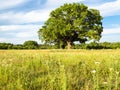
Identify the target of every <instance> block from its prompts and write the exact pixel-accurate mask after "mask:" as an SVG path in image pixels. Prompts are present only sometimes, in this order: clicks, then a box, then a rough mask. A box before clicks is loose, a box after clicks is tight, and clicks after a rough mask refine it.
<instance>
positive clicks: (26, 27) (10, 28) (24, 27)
mask: <svg viewBox="0 0 120 90" xmlns="http://www.w3.org/2000/svg"><path fill="white" fill-rule="evenodd" d="M40 27H41V25H32V24H31V25H3V26H0V31H32V30H33V31H35V30H38V29H39V28H40Z"/></svg>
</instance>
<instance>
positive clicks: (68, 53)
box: [0, 50, 120, 90]
mask: <svg viewBox="0 0 120 90" xmlns="http://www.w3.org/2000/svg"><path fill="white" fill-rule="evenodd" d="M0 90H120V50H9V51H4V50H1V51H0Z"/></svg>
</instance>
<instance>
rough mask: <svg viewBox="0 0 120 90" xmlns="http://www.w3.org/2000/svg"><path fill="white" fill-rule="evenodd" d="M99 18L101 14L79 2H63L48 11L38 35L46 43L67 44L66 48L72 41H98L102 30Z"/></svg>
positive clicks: (100, 18)
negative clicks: (48, 14)
mask: <svg viewBox="0 0 120 90" xmlns="http://www.w3.org/2000/svg"><path fill="white" fill-rule="evenodd" d="M101 20H102V16H101V15H100V12H99V11H98V10H96V9H89V8H88V7H87V6H85V5H84V4H80V3H72V4H64V5H63V6H61V7H59V8H57V9H56V10H53V11H52V12H51V13H50V18H49V19H48V20H47V21H46V22H45V23H44V26H42V28H40V29H39V31H38V36H39V38H40V39H41V40H42V41H44V42H46V43H54V44H59V45H60V46H61V45H62V46H66V45H67V47H68V48H70V47H71V45H72V44H73V42H74V41H79V42H80V43H85V42H86V41H89V40H93V41H99V40H100V38H101V33H102V31H103V27H102V21H101Z"/></svg>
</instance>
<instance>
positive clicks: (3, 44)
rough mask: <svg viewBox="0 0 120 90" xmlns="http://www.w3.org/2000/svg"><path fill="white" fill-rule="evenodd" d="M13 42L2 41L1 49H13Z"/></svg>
mask: <svg viewBox="0 0 120 90" xmlns="http://www.w3.org/2000/svg"><path fill="white" fill-rule="evenodd" d="M12 46H13V44H11V43H0V49H11V48H12Z"/></svg>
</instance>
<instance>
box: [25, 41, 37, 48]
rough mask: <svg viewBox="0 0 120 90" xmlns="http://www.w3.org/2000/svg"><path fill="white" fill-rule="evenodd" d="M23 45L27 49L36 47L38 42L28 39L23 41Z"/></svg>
mask: <svg viewBox="0 0 120 90" xmlns="http://www.w3.org/2000/svg"><path fill="white" fill-rule="evenodd" d="M23 46H24V47H25V48H27V49H37V48H38V43H37V42H36V41H32V40H28V41H25V42H24V44H23Z"/></svg>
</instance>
